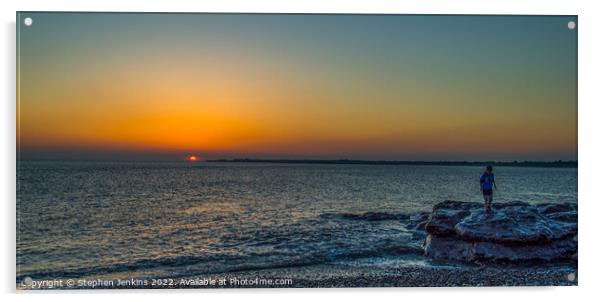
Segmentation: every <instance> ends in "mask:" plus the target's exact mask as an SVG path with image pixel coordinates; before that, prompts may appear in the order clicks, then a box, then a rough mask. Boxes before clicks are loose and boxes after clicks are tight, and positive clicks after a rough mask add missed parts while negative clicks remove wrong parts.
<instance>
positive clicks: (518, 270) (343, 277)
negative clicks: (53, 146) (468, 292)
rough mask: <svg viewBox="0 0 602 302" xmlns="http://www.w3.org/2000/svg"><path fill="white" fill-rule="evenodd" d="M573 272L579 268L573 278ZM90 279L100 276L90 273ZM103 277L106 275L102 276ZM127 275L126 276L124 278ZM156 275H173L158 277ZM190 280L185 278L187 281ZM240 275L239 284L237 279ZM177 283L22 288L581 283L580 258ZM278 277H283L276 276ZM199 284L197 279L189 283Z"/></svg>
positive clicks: (329, 267) (334, 269)
mask: <svg viewBox="0 0 602 302" xmlns="http://www.w3.org/2000/svg"><path fill="white" fill-rule="evenodd" d="M570 274H573V275H572V276H573V277H574V279H573V280H571V276H570ZM220 279H223V280H226V284H225V285H220V284H218V283H217V282H215V283H214V284H201V285H199V283H197V284H196V285H185V283H183V282H193V281H194V280H197V281H199V280H214V281H215V280H220ZM88 280H91V281H92V280H95V279H93V278H89V279H88ZM98 280H101V279H98ZM122 280H124V279H122ZM156 280H164V281H167V280H170V279H169V278H165V279H156ZM184 280H185V281H184ZM233 280H238V282H239V284H232V283H233V282H236V281H233ZM245 280H246V281H248V280H251V282H257V280H262V281H263V280H272V281H274V280H290V284H286V285H265V284H263V285H254V284H251V285H245V284H243V283H244V282H246V281H245ZM173 282H174V283H172V284H163V285H156V284H146V285H136V286H128V285H122V286H103V285H96V286H93V287H92V286H81V287H80V286H72V287H55V288H26V287H23V286H22V285H20V284H17V289H18V290H47V289H54V290H89V289H230V288H353V287H362V288H365V287H375V288H376V287H490V286H577V285H578V278H577V265H576V263H562V264H554V263H549V264H543V265H541V266H524V267H519V266H487V265H482V266H397V267H384V268H381V269H375V268H374V267H372V266H356V265H349V264H345V265H341V264H324V265H316V266H307V267H288V268H280V269H270V270H254V271H246V272H236V273H222V274H217V275H204V276H188V277H179V278H173ZM275 282H278V281H275ZM188 284H194V283H188Z"/></svg>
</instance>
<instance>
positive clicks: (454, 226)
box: [418, 200, 577, 262]
mask: <svg viewBox="0 0 602 302" xmlns="http://www.w3.org/2000/svg"><path fill="white" fill-rule="evenodd" d="M418 228H424V231H426V239H425V242H424V252H425V255H426V256H428V257H431V258H434V259H442V260H457V261H467V262H490V261H492V262H531V261H555V260H571V259H572V260H577V204H575V203H545V204H528V203H525V202H511V203H494V204H493V211H492V213H490V214H486V213H485V211H484V207H483V203H480V202H461V201H449V200H448V201H444V202H441V203H438V204H436V205H435V206H433V211H432V212H431V214H430V216H429V217H428V219H427V220H426V222H425V223H422V224H418Z"/></svg>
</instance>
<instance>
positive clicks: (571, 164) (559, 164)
mask: <svg viewBox="0 0 602 302" xmlns="http://www.w3.org/2000/svg"><path fill="white" fill-rule="evenodd" d="M205 162H213V163H274V164H327V165H393V166H486V165H492V166H503V167H543V168H577V161H562V160H557V161H406V160H356V159H258V158H234V159H208V160H206V161H205Z"/></svg>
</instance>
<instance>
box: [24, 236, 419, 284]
mask: <svg viewBox="0 0 602 302" xmlns="http://www.w3.org/2000/svg"><path fill="white" fill-rule="evenodd" d="M422 252H423V250H422V248H421V247H420V246H418V245H413V244H405V245H402V244H395V243H392V242H385V244H383V245H380V246H378V247H375V248H369V247H367V248H365V249H358V250H346V249H340V250H337V249H335V250H332V249H331V250H323V251H315V252H310V253H299V254H296V255H288V256H283V255H281V254H279V253H271V254H265V255H262V256H259V257H258V256H251V257H249V256H246V257H245V256H232V255H202V256H177V257H163V258H158V259H142V260H137V261H133V262H130V263H116V264H111V265H105V266H95V267H82V268H74V269H66V270H43V271H21V272H20V274H18V275H17V283H19V282H21V280H23V278H25V277H31V278H33V279H34V280H36V279H38V280H39V279H59V278H82V277H90V276H95V275H103V274H113V273H127V272H136V271H139V270H152V269H153V268H162V267H163V268H164V267H169V268H170V274H169V275H168V276H149V277H153V278H177V277H186V276H194V275H207V274H220V273H233V272H243V271H252V270H263V269H278V268H289V267H301V266H311V265H318V264H324V263H329V262H333V261H337V260H348V259H358V258H369V257H379V256H395V255H407V254H414V255H420V254H422ZM195 265H198V267H199V269H196V270H195V269H192V266H195ZM180 267H185V268H186V269H182V270H179V271H180V272H179V273H175V271H177V270H176V269H175V268H180Z"/></svg>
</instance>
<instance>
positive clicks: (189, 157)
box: [188, 155, 198, 161]
mask: <svg viewBox="0 0 602 302" xmlns="http://www.w3.org/2000/svg"><path fill="white" fill-rule="evenodd" d="M197 160H198V158H197V157H196V156H195V155H190V156H188V161H197Z"/></svg>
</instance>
